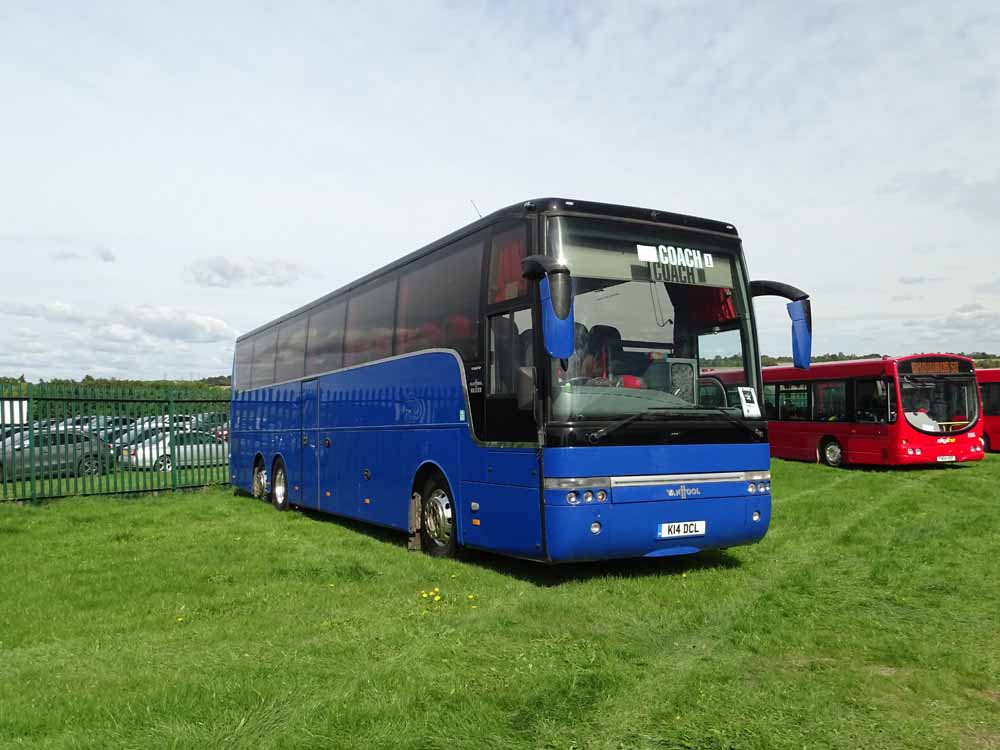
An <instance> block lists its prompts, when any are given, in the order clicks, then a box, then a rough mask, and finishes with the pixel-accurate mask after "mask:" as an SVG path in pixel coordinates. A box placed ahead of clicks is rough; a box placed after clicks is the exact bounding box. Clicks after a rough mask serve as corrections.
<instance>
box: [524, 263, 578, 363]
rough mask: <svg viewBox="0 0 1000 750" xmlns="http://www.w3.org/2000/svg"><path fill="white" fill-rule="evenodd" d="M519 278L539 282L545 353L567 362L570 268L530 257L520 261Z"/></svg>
mask: <svg viewBox="0 0 1000 750" xmlns="http://www.w3.org/2000/svg"><path fill="white" fill-rule="evenodd" d="M521 275H522V276H524V278H526V279H529V280H532V281H535V280H537V281H538V298H539V302H540V303H541V307H542V336H543V339H544V341H545V351H547V352H548V353H549V354H550V355H551V356H553V357H555V358H556V359H568V358H569V357H570V356H571V355H572V354H573V345H574V343H575V341H574V334H575V326H574V322H573V279H572V278H571V277H570V275H569V269H568V268H566V266H564V265H563V264H562V263H559V262H558V261H556V260H555V259H554V258H550V257H548V256H546V255H529V256H528V257H527V258H525V259H524V260H523V261H521Z"/></svg>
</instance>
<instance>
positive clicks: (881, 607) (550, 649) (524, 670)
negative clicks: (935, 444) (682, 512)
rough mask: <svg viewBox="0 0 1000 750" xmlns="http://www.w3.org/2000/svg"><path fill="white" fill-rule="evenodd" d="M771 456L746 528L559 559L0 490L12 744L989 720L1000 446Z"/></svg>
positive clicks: (815, 739)
mask: <svg viewBox="0 0 1000 750" xmlns="http://www.w3.org/2000/svg"><path fill="white" fill-rule="evenodd" d="M773 473H774V480H773V487H774V504H775V512H774V522H773V524H772V527H771V531H770V533H769V534H768V536H767V537H766V538H765V539H764V541H763V542H762V543H761V544H759V545H757V546H754V547H748V548H740V549H733V550H730V551H728V552H719V553H714V554H705V555H701V556H697V557H694V558H688V559H672V560H671V559H661V560H656V561H626V562H615V563H609V564H592V565H584V566H572V567H563V568H545V567H540V566H537V565H532V564H528V563H520V562H512V561H507V560H503V559H500V558H495V557H491V556H486V555H474V556H471V557H470V558H469V559H468V560H465V561H460V562H455V561H448V560H434V559H430V558H428V557H425V556H423V555H421V554H418V553H413V552H408V551H407V550H406V549H405V544H404V540H403V539H402V538H400V537H397V536H393V535H388V534H382V533H381V532H371V531H364V530H360V529H358V528H356V527H354V526H349V525H346V524H341V523H339V522H334V521H327V520H323V519H321V518H317V517H312V516H308V515H305V514H301V513H295V512H293V513H285V514H279V513H276V512H274V511H273V510H271V509H270V507H269V506H266V505H264V504H263V503H259V502H257V501H254V500H252V499H249V498H244V497H235V496H233V495H232V493H230V492H228V491H223V490H211V491H204V492H193V493H182V494H177V495H171V494H161V495H159V496H136V497H130V498H113V497H104V498H87V499H71V500H61V501H55V502H52V503H49V504H46V505H41V506H35V507H30V506H29V507H17V506H15V505H13V504H11V503H7V504H2V505H0V570H2V573H0V575H2V578H0V746H2V747H22V746H29V747H43V748H68V747H127V748H168V747H170V748H173V747H177V748H241V747H246V748H251V747H252V748H328V747H365V748H367V747H375V748H566V749H569V748H579V749H581V750H582V749H583V748H633V747H635V748H658V749H660V750H666V749H671V750H672V749H677V750H680V749H682V748H684V749H689V748H691V749H693V748H698V749H703V750H716V749H718V750H721V749H722V748H934V749H935V750H937V749H941V748H997V747H1000V578H998V575H997V561H998V560H1000V512H998V511H1000V457H997V456H991V457H988V458H987V460H986V461H985V462H983V463H982V464H980V465H976V466H968V467H966V466H962V467H948V468H943V469H931V470H911V471H896V472H885V471H843V470H841V471H837V470H832V469H827V468H825V467H820V466H813V465H805V464H792V463H784V462H776V465H775V466H774V472H773ZM435 590H439V595H440V596H441V600H440V601H434V597H428V598H426V599H425V598H423V597H422V595H421V592H433V591H435Z"/></svg>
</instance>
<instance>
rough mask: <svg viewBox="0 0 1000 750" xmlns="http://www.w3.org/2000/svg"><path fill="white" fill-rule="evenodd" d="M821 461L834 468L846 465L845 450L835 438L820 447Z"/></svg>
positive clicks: (828, 439) (827, 440) (824, 442)
mask: <svg viewBox="0 0 1000 750" xmlns="http://www.w3.org/2000/svg"><path fill="white" fill-rule="evenodd" d="M819 460H820V461H822V462H823V463H825V464H826V465H827V466H833V467H834V468H836V467H840V466H843V465H844V449H843V448H841V447H840V443H838V442H837V441H836V440H835V439H834V438H827V439H826V440H824V441H823V444H822V445H820V447H819Z"/></svg>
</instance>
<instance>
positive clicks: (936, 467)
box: [844, 461, 979, 474]
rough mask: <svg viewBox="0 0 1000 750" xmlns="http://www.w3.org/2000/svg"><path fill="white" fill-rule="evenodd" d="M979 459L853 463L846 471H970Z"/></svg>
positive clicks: (905, 472) (874, 472) (904, 472)
mask: <svg viewBox="0 0 1000 750" xmlns="http://www.w3.org/2000/svg"><path fill="white" fill-rule="evenodd" d="M978 463H979V462H978V461H963V462H962V463H950V462H942V463H939V464H914V465H912V466H876V465H868V464H865V465H861V464H858V465H852V466H846V467H844V469H845V471H851V472H861V473H864V474H914V473H917V474H919V473H921V472H931V471H968V470H970V469H973V468H975V466H976V464H978Z"/></svg>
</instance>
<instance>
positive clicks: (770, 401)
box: [764, 384, 778, 419]
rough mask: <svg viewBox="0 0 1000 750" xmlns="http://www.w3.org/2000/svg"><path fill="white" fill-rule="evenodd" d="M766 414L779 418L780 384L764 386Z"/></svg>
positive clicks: (769, 417)
mask: <svg viewBox="0 0 1000 750" xmlns="http://www.w3.org/2000/svg"><path fill="white" fill-rule="evenodd" d="M764 415H765V416H766V417H767V418H768V419H777V418H778V386H776V385H774V384H771V385H765V386H764Z"/></svg>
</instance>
